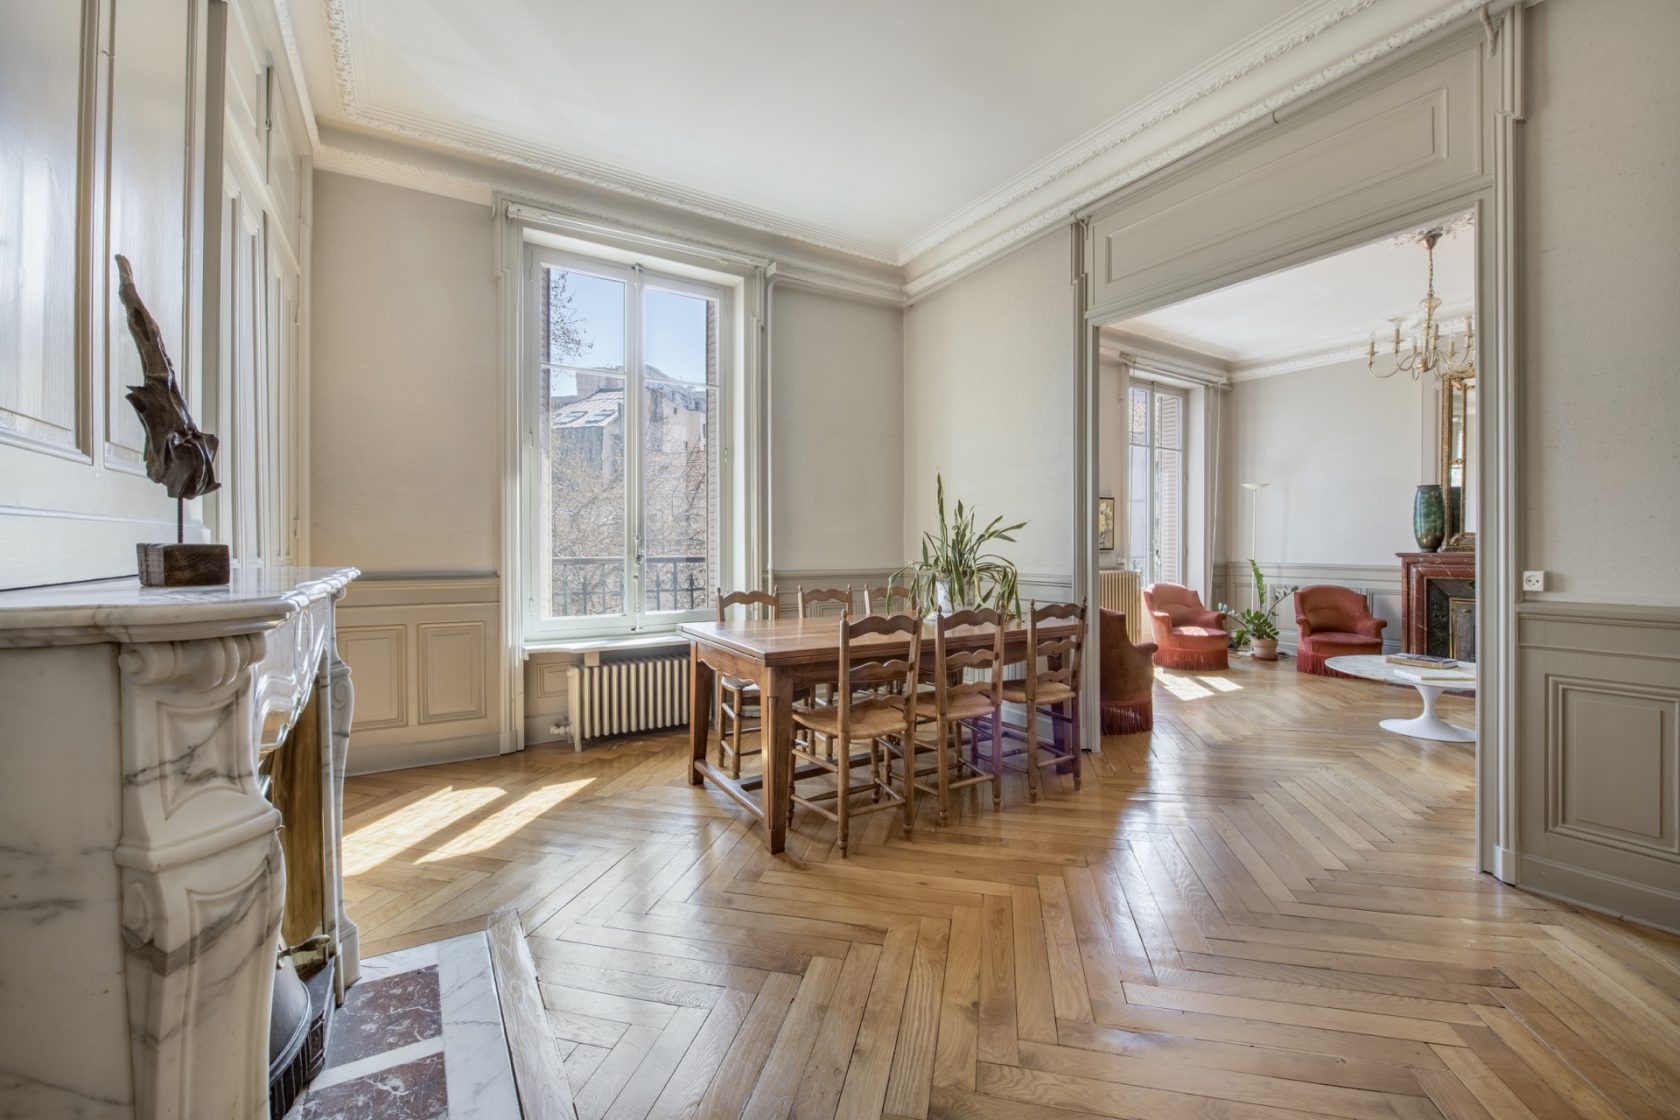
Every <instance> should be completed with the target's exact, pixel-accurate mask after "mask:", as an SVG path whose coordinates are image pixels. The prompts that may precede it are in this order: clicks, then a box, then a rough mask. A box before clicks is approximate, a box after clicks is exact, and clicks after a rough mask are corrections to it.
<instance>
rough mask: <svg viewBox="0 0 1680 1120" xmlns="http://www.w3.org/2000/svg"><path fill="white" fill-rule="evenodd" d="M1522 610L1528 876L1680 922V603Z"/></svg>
mask: <svg viewBox="0 0 1680 1120" xmlns="http://www.w3.org/2000/svg"><path fill="white" fill-rule="evenodd" d="M1517 615H1518V619H1517V625H1518V655H1519V672H1520V678H1519V679H1520V683H1521V687H1520V689H1519V691H1518V703H1519V711H1518V732H1519V734H1518V749H1519V751H1520V752H1521V753H1520V758H1519V762H1518V772H1519V774H1520V775H1521V791H1520V796H1521V802H1520V813H1519V836H1520V839H1521V845H1520V851H1521V856H1520V859H1519V864H1518V866H1519V883H1520V885H1522V886H1524V887H1528V888H1530V889H1534V890H1538V891H1542V892H1544V893H1549V894H1556V895H1558V896H1560V897H1563V898H1567V899H1569V900H1570V901H1574V902H1579V903H1582V904H1583V905H1586V906H1590V907H1593V908H1595V909H1599V910H1604V911H1607V912H1610V913H1615V914H1620V915H1625V916H1627V917H1630V918H1634V919H1636V920H1639V921H1643V922H1648V923H1651V924H1654V925H1658V926H1662V927H1664V928H1667V929H1680V610H1676V609H1674V608H1672V607H1641V606H1636V605H1627V604H1607V605H1598V604H1589V603H1553V602H1538V603H1537V602H1525V603H1523V604H1522V605H1521V606H1520V608H1519V610H1518V612H1517Z"/></svg>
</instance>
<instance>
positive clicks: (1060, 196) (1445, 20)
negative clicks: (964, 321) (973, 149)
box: [275, 0, 1485, 300]
mask: <svg viewBox="0 0 1680 1120" xmlns="http://www.w3.org/2000/svg"><path fill="white" fill-rule="evenodd" d="M286 2H287V0H275V3H276V7H277V10H278V11H279V12H280V13H281V20H282V25H283V32H284V33H285V38H286V41H287V52H288V56H289V57H288V61H289V62H290V63H291V64H292V68H293V72H294V74H297V73H301V67H300V66H299V65H298V63H297V61H296V59H295V58H293V57H290V56H292V55H293V53H294V45H293V41H292V37H291V35H290V30H289V23H290V17H289V13H288V12H287V11H286ZM1376 3H1377V0H1309V2H1308V3H1305V4H1303V5H1302V6H1301V7H1300V8H1298V9H1297V10H1296V11H1294V12H1292V13H1290V14H1289V15H1287V16H1285V17H1284V18H1282V19H1280V20H1278V21H1275V22H1274V23H1272V24H1270V25H1268V26H1267V27H1265V28H1262V29H1261V30H1260V31H1258V32H1256V33H1254V34H1253V35H1250V36H1249V37H1248V38H1247V39H1245V40H1243V41H1242V42H1239V43H1237V44H1235V45H1233V46H1232V47H1230V48H1229V49H1227V50H1225V51H1224V52H1222V53H1221V54H1219V55H1218V56H1216V57H1215V58H1213V59H1211V60H1209V61H1208V62H1207V63H1206V64H1204V65H1202V66H1200V67H1198V68H1196V69H1195V70H1193V71H1191V72H1190V73H1188V74H1186V75H1185V76H1184V77H1182V78H1180V79H1178V80H1177V81H1174V82H1173V83H1171V84H1169V85H1168V86H1165V87H1163V88H1162V89H1160V90H1158V91H1157V92H1156V93H1155V94H1153V95H1151V96H1150V97H1149V98H1147V99H1145V100H1144V101H1143V102H1141V103H1140V104H1138V105H1135V106H1133V107H1132V108H1130V109H1128V110H1127V111H1126V112H1124V113H1122V114H1120V115H1118V116H1115V117H1113V118H1111V119H1109V120H1108V121H1105V122H1104V123H1103V124H1101V125H1099V126H1098V127H1096V128H1094V129H1092V130H1090V131H1089V132H1087V133H1086V134H1085V135H1083V136H1081V137H1079V138H1078V139H1076V140H1074V141H1072V142H1070V143H1069V144H1067V145H1064V146H1063V147H1062V148H1061V149H1059V150H1058V151H1056V152H1054V153H1052V154H1051V155H1050V156H1048V157H1046V158H1045V159H1043V160H1041V161H1039V162H1038V163H1036V164H1034V165H1033V166H1032V167H1030V168H1028V169H1026V170H1024V171H1022V172H1020V173H1019V174H1017V175H1014V176H1012V177H1011V178H1010V179H1008V180H1007V181H1006V182H1004V183H1002V184H1000V185H999V186H997V187H996V188H994V189H993V190H991V191H989V192H987V193H986V194H985V195H983V196H981V197H980V198H978V199H976V200H975V201H973V202H972V203H970V204H968V205H967V206H964V207H963V208H962V209H961V210H959V211H957V212H956V213H954V214H952V215H951V216H950V217H948V218H946V219H944V220H943V221H941V222H939V223H937V224H936V225H934V226H932V227H930V228H929V229H927V230H925V231H923V232H922V233H921V234H919V235H917V236H916V237H914V238H912V239H911V240H909V241H908V242H906V243H904V244H903V245H899V246H893V245H890V244H884V243H880V242H875V241H871V240H868V239H864V238H858V237H855V236H852V235H849V234H846V233H843V232H841V231H838V230H833V229H828V228H826V227H823V226H819V225H816V224H814V223H808V222H802V221H800V220H798V219H796V218H792V217H790V216H788V215H784V214H779V213H775V212H772V211H767V210H763V209H760V208H757V207H752V206H748V205H745V204H742V203H738V202H733V201H730V200H728V199H724V198H719V197H717V196H714V195H710V194H706V193H703V192H698V191H691V190H688V189H686V188H683V187H679V186H677V185H675V184H672V183H667V182H663V181H660V180H657V179H654V178H651V177H648V176H644V175H640V174H637V173H635V172H632V171H630V170H628V169H626V168H622V167H618V166H615V165H611V164H607V163H604V162H600V161H594V160H587V159H582V158H579V157H576V156H573V155H569V154H567V153H564V152H560V151H556V150H553V149H550V148H546V147H543V146H541V145H533V144H530V143H528V142H525V141H521V140H518V139H516V138H514V137H510V136H506V135H502V134H500V133H497V132H495V131H493V130H488V129H472V128H463V127H459V126H456V125H452V124H449V123H447V122H443V121H439V120H436V119H433V118H430V117H428V116H425V115H421V114H413V113H404V112H399V111H396V110H391V109H385V108H381V107H378V106H375V105H370V104H369V103H368V102H367V101H366V100H365V99H364V97H363V95H362V92H361V90H360V89H359V86H358V82H357V78H356V67H355V57H356V54H357V50H356V48H355V44H354V38H355V26H354V24H355V21H354V20H353V19H352V18H351V9H352V8H353V7H354V4H355V0H324V6H325V12H326V20H325V25H326V32H327V36H328V39H329V42H330V45H331V50H332V68H333V73H334V78H335V81H336V84H337V88H338V100H339V107H340V111H341V112H342V113H343V115H344V118H345V119H346V120H348V121H350V122H352V123H354V124H356V125H359V126H361V127H364V128H367V129H370V130H373V131H376V132H382V133H385V134H387V135H391V136H397V137H401V138H403V139H406V140H410V141H415V142H418V143H421V144H426V145H431V146H434V147H438V148H443V149H447V150H455V151H459V152H465V153H467V154H470V155H473V156H477V157H480V158H483V159H489V160H495V161H501V162H504V163H508V164H512V165H514V166H517V167H521V168H525V169H528V170H531V171H536V172H539V173H541V174H544V175H550V176H553V177H556V178H559V179H564V180H569V181H572V182H576V183H580V184H583V185H586V186H589V187H594V188H597V189H601V190H606V191H612V192H616V193H620V194H626V195H629V196H631V197H633V198H636V199H640V200H643V201H645V202H651V203H654V204H657V205H660V206H665V207H670V208H673V209H676V210H681V211H684V212H687V213H690V214H695V215H698V216H700V217H704V218H709V219H713V220H717V221H723V222H729V223H732V224H735V225H738V226H742V227H744V228H746V229H751V230H754V231H757V232H760V233H765V234H769V235H772V236H776V237H781V238H787V239H790V240H793V241H799V242H803V243H805V244H808V245H813V246H817V247H819V248H822V249H827V250H830V251H833V252H838V253H844V254H846V255H849V256H854V257H858V258H861V259H863V260H868V261H873V262H877V263H882V264H888V265H894V266H897V267H904V266H907V265H911V264H912V263H913V262H915V261H917V260H919V259H921V258H924V257H926V256H928V255H929V254H930V253H933V252H934V251H935V250H937V249H940V248H956V246H957V245H961V244H962V242H963V241H964V240H965V237H964V235H965V234H966V235H971V236H972V235H976V234H980V233H981V232H982V231H980V230H979V229H977V227H981V226H983V225H985V224H986V223H988V222H989V221H991V222H993V223H994V224H995V220H996V219H999V218H1000V217H1004V216H1005V215H1006V213H1007V212H1008V211H1010V210H1012V209H1013V210H1016V211H1021V210H1023V209H1025V210H1027V212H1026V213H1025V215H1024V216H1023V217H1021V218H1020V219H1019V220H1018V221H1015V222H1013V223H1011V224H1010V225H1008V226H1007V227H1006V228H1003V229H1001V230H998V231H996V232H993V233H991V234H989V235H984V236H981V237H980V238H979V240H977V241H975V243H973V244H971V245H966V246H963V247H962V248H961V249H960V250H959V251H957V252H955V253H954V255H952V256H951V257H950V258H949V259H946V260H944V261H940V262H938V263H936V264H934V265H932V267H929V268H927V269H925V270H923V271H920V272H915V270H914V269H912V272H914V273H915V274H914V275H912V276H911V277H910V278H909V280H908V281H907V283H906V285H905V290H906V292H907V293H908V296H909V298H910V299H912V300H913V299H915V298H918V297H920V296H922V295H925V294H927V293H929V292H931V291H932V290H934V289H935V288H938V287H941V286H943V285H944V284H945V283H948V282H949V281H951V280H953V279H955V278H956V277H958V276H960V275H962V274H963V273H965V272H967V271H969V270H970V269H972V268H975V267H977V266H978V265H980V264H981V263H984V262H985V261H987V260H989V259H991V258H992V257H994V256H997V255H998V254H1000V253H1002V252H1004V251H1007V250H1008V249H1010V248H1011V247H1013V246H1015V245H1016V244H1018V243H1020V242H1022V241H1024V240H1026V239H1029V238H1031V237H1033V236H1035V235H1037V234H1039V233H1042V232H1044V231H1045V230H1047V229H1050V228H1052V227H1054V226H1057V225H1062V224H1065V223H1067V222H1069V221H1071V220H1072V219H1073V217H1074V216H1075V215H1076V214H1078V213H1079V212H1080V211H1081V210H1083V209H1085V208H1087V207H1089V206H1091V205H1093V204H1094V203H1096V202H1098V201H1100V200H1101V199H1102V198H1104V197H1105V196H1107V195H1110V194H1112V193H1114V192H1115V191H1117V190H1119V189H1121V188H1122V187H1125V186H1128V185H1130V184H1132V183H1134V182H1137V181H1138V180H1140V179H1142V178H1144V177H1145V176H1147V175H1149V174H1152V173H1153V172H1155V171H1158V170H1160V169H1161V168H1163V167H1165V166H1167V165H1169V164H1171V163H1175V162H1177V161H1179V160H1181V159H1183V158H1185V157H1187V156H1189V155H1192V154H1194V153H1196V152H1197V151H1200V150H1201V149H1203V148H1206V147H1208V146H1210V145H1212V144H1215V143H1217V142H1219V141H1220V140H1222V139H1225V138H1226V137H1228V136H1230V135H1231V134H1233V133H1235V132H1237V131H1239V130H1241V129H1243V128H1245V127H1247V126H1249V125H1251V124H1255V123H1256V122H1259V121H1261V120H1262V119H1264V118H1266V117H1268V116H1270V115H1272V114H1274V113H1276V112H1277V111H1279V110H1280V109H1283V108H1284V107H1286V106H1289V105H1291V104H1292V103H1294V102H1296V101H1299V100H1301V99H1303V98H1306V97H1308V96H1310V95H1312V94H1314V93H1316V92H1317V91H1319V90H1321V89H1323V88H1325V87H1326V86H1329V85H1331V84H1332V83H1335V82H1337V81H1340V80H1341V79H1343V78H1345V77H1347V76H1348V75H1350V74H1353V73H1354V72H1356V71H1358V70H1360V69H1363V68H1365V67H1368V66H1371V65H1372V64H1374V63H1377V62H1379V61H1381V60H1383V59H1385V58H1387V57H1388V56H1389V55H1391V54H1394V53H1395V52H1397V51H1400V50H1403V49H1405V48H1406V47H1408V46H1410V45H1412V44H1413V43H1416V42H1417V41H1418V40H1420V39H1423V38H1425V37H1427V36H1429V35H1431V34H1434V33H1436V32H1438V31H1440V30H1441V29H1443V28H1445V27H1446V26H1448V25H1449V24H1452V23H1454V22H1455V21H1458V20H1461V19H1463V18H1465V17H1467V16H1470V15H1472V14H1473V13H1475V12H1476V11H1478V10H1479V9H1481V8H1483V7H1484V6H1485V0H1449V2H1447V3H1445V4H1443V6H1441V7H1439V8H1438V9H1436V10H1434V11H1433V12H1432V13H1430V14H1428V15H1426V16H1424V17H1423V18H1419V19H1416V20H1413V21H1412V22H1411V23H1409V24H1407V25H1406V26H1404V27H1401V28H1399V29H1397V30H1395V31H1393V32H1391V33H1389V34H1387V35H1385V36H1383V37H1382V38H1380V39H1378V40H1377V41H1376V42H1374V43H1371V44H1369V45H1367V46H1365V47H1364V48H1362V49H1360V50H1357V51H1354V52H1352V53H1350V54H1348V55H1346V56H1344V57H1342V58H1341V59H1339V60H1338V61H1336V62H1334V63H1332V64H1330V65H1327V66H1324V67H1322V68H1320V69H1319V70H1317V71H1315V72H1313V73H1311V74H1309V75H1307V76H1305V77H1303V78H1301V79H1300V80H1298V81H1295V82H1292V83H1291V84H1289V85H1287V86H1286V87H1284V88H1283V89H1281V90H1278V91H1276V92H1274V93H1272V94H1271V95H1270V96H1268V97H1265V98H1264V99H1262V100H1260V101H1257V102H1255V103H1253V104H1251V105H1249V106H1247V107H1246V108H1243V109H1241V110H1239V111H1236V112H1233V113H1230V114H1228V115H1226V116H1225V117H1223V118H1222V119H1219V120H1217V121H1216V122H1215V123H1213V124H1212V125H1209V126H1207V127H1204V128H1201V129H1199V130H1197V131H1196V132H1195V133H1193V134H1192V135H1190V136H1188V137H1185V138H1184V139H1182V140H1180V141H1178V142H1176V143H1173V144H1171V145H1169V146H1167V147H1165V148H1163V149H1161V150H1160V151H1157V152H1155V153H1153V154H1151V155H1150V156H1148V157H1147V158H1145V159H1141V160H1138V161H1136V162H1134V163H1131V164H1129V165H1127V166H1125V167H1124V168H1123V169H1121V170H1119V171H1117V172H1115V173H1111V174H1108V175H1106V176H1103V177H1101V178H1099V179H1097V180H1096V181H1086V180H1089V177H1090V174H1091V173H1092V170H1093V169H1091V168H1090V166H1089V165H1090V164H1092V163H1093V162H1094V161H1098V160H1100V159H1101V157H1103V156H1105V155H1108V154H1109V153H1112V152H1114V151H1115V149H1118V148H1121V147H1123V146H1124V145H1125V144H1127V143H1128V142H1130V141H1132V140H1134V139H1137V138H1138V137H1140V136H1143V135H1145V134H1147V133H1148V132H1149V131H1150V130H1151V129H1155V128H1158V127H1160V126H1161V125H1163V124H1164V123H1166V122H1169V121H1171V120H1173V119H1174V118H1175V117H1179V116H1181V115H1183V114H1184V113H1185V112H1186V110H1189V109H1191V108H1192V107H1195V106H1198V105H1200V104H1201V103H1202V102H1205V101H1207V100H1208V99H1209V98H1210V97H1213V96H1214V95H1216V94H1218V93H1220V92H1221V91H1224V90H1226V89H1227V88H1228V87H1230V86H1232V85H1234V84H1236V83H1238V82H1240V81H1242V80H1243V79H1245V78H1250V77H1251V76H1252V75H1255V74H1256V73H1257V72H1259V71H1262V70H1263V69H1264V68H1265V67H1267V66H1268V65H1269V64H1272V63H1274V62H1276V61H1277V60H1278V59H1280V58H1281V57H1283V56H1285V55H1287V54H1289V53H1290V52H1291V51H1293V50H1295V49H1297V48H1299V47H1301V46H1303V45H1305V44H1307V43H1310V42H1312V41H1313V40H1314V39H1317V38H1319V37H1321V36H1322V35H1324V34H1325V33H1326V32H1327V31H1329V30H1331V29H1333V28H1336V27H1337V26H1338V25H1340V24H1342V23H1344V22H1345V21H1347V20H1349V19H1350V18H1352V17H1354V16H1356V15H1359V14H1360V13H1362V12H1366V11H1368V10H1370V9H1372V8H1373V7H1374V6H1375V5H1376ZM300 84H301V83H300ZM311 118H313V114H311ZM312 123H313V121H312ZM329 158H331V157H329ZM1082 171H1083V172H1084V174H1081V172H1082ZM376 177H377V176H376ZM446 193H447V192H446ZM1035 199H1042V200H1044V201H1043V204H1042V205H1038V206H1036V207H1033V206H1032V204H1033V202H1034V200H1035ZM953 243H955V244H953Z"/></svg>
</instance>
